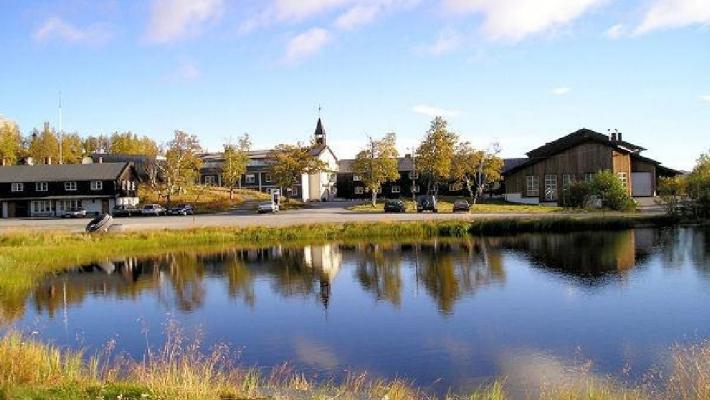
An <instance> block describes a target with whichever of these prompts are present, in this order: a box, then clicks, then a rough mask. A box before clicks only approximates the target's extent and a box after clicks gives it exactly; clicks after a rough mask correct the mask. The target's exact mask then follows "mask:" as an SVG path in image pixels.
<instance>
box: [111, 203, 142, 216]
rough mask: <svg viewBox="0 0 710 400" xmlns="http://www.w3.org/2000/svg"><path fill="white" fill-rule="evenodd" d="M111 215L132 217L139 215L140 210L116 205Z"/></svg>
mask: <svg viewBox="0 0 710 400" xmlns="http://www.w3.org/2000/svg"><path fill="white" fill-rule="evenodd" d="M111 215H112V216H114V217H132V216H134V215H141V210H139V209H138V208H136V207H134V206H129V205H118V206H115V207H114V208H113V209H112V210H111Z"/></svg>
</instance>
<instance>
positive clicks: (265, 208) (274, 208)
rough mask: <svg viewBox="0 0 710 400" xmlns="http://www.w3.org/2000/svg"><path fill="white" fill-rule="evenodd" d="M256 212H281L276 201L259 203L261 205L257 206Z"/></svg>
mask: <svg viewBox="0 0 710 400" xmlns="http://www.w3.org/2000/svg"><path fill="white" fill-rule="evenodd" d="M256 212H258V213H259V214H264V213H277V212H279V205H278V204H277V203H274V202H264V203H259V205H258V206H257V207H256Z"/></svg>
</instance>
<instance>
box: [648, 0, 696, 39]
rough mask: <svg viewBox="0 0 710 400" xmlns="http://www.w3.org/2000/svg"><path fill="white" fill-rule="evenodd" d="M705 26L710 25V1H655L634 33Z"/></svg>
mask: <svg viewBox="0 0 710 400" xmlns="http://www.w3.org/2000/svg"><path fill="white" fill-rule="evenodd" d="M703 24H710V2H708V0H655V1H654V3H653V4H652V5H651V7H650V8H649V9H648V11H647V12H646V15H645V17H644V19H643V21H642V22H641V24H640V25H639V26H638V27H637V28H636V30H635V31H634V33H635V34H643V33H647V32H650V31H653V30H657V29H667V28H680V27H685V26H690V25H703Z"/></svg>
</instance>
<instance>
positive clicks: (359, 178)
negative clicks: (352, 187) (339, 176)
mask: <svg viewBox="0 0 710 400" xmlns="http://www.w3.org/2000/svg"><path fill="white" fill-rule="evenodd" d="M361 180H362V177H361V176H360V175H353V182H360V181H361Z"/></svg>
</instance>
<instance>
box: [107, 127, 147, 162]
mask: <svg viewBox="0 0 710 400" xmlns="http://www.w3.org/2000/svg"><path fill="white" fill-rule="evenodd" d="M158 150H159V149H158V145H157V144H156V143H155V142H154V141H153V140H152V139H150V138H149V137H147V136H143V137H139V136H138V135H136V134H134V133H132V132H122V133H119V132H114V133H113V134H112V135H111V139H110V144H109V149H108V151H109V153H111V154H131V155H145V156H152V157H155V156H157V155H158Z"/></svg>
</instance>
